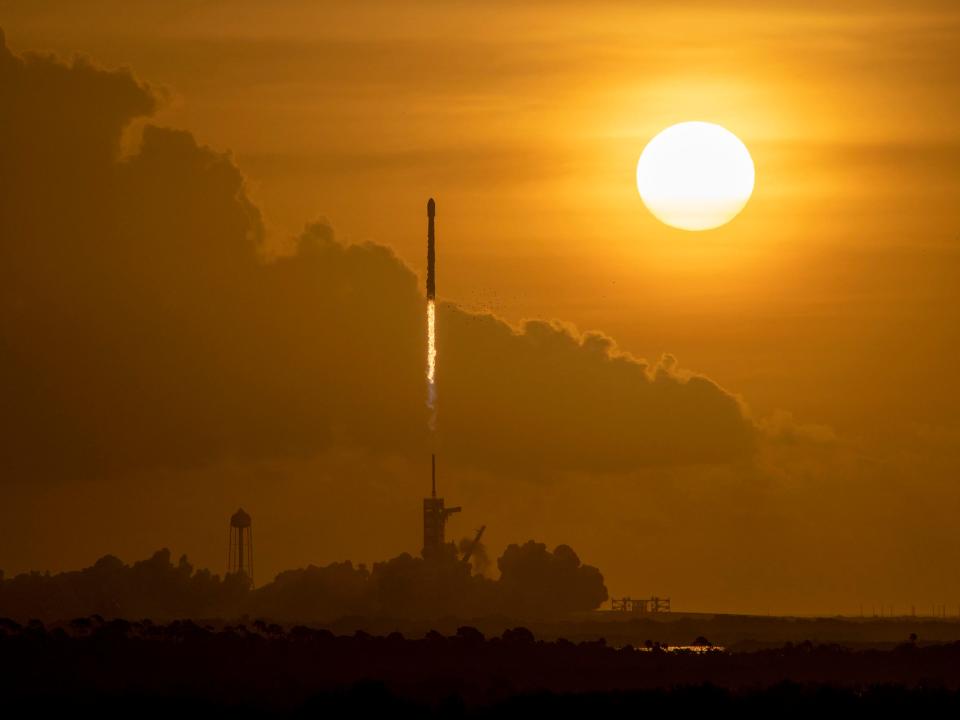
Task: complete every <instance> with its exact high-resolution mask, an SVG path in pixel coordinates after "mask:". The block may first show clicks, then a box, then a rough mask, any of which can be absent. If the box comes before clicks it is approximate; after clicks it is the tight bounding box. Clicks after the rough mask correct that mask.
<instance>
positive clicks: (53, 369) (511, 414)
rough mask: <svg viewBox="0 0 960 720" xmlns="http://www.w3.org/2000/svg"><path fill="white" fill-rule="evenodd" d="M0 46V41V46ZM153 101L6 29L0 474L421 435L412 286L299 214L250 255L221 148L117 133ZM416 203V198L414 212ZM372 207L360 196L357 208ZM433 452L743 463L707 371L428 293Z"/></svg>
mask: <svg viewBox="0 0 960 720" xmlns="http://www.w3.org/2000/svg"><path fill="white" fill-rule="evenodd" d="M0 39H2V38H0ZM155 105H156V98H155V94H154V93H153V91H151V89H150V88H149V87H148V86H147V85H145V84H144V83H142V82H140V81H138V80H137V79H136V78H134V77H133V76H132V75H131V74H130V73H129V72H127V71H107V70H103V69H100V68H97V67H94V66H93V65H91V64H90V63H89V62H87V61H84V60H76V61H74V62H73V63H72V64H69V65H67V64H63V63H61V62H59V61H57V60H56V59H54V58H50V57H43V56H25V57H17V56H15V55H13V54H11V53H10V52H9V51H8V50H7V49H6V47H5V46H3V45H2V44H0V376H2V378H3V379H2V381H0V382H2V383H3V388H2V390H3V394H4V398H5V402H4V409H3V413H2V416H0V426H2V427H0V430H2V437H0V467H2V469H3V472H4V477H5V478H13V479H15V478H23V479H42V478H55V477H62V476H64V475H67V476H82V475H95V474H102V473H111V472H117V471H123V470H127V469H133V468H144V467H157V466H196V465H199V464H203V463H207V462H211V461H214V460H218V459H223V458H240V459H244V458H278V457H279V458H282V457H291V456H309V455H312V454H315V453H316V452H318V451H319V450H322V449H323V448H325V447H329V446H331V445H335V444H338V443H340V444H344V445H359V446H365V447H368V448H371V449H373V450H374V451H377V452H381V453H386V454H397V453H400V454H408V455H411V456H419V455H420V454H421V453H423V452H425V449H426V447H427V440H428V438H427V436H426V427H427V424H426V408H425V406H424V378H423V376H424V368H423V363H424V357H423V355H424V351H423V345H424V327H423V326H424V319H423V318H424V301H423V298H422V296H421V294H420V289H419V282H418V280H417V278H416V276H415V275H414V273H413V272H412V271H411V270H410V269H409V268H408V267H407V266H405V265H404V264H403V263H402V262H401V261H400V260H398V259H397V257H396V256H395V255H394V254H393V253H392V252H391V251H390V250H388V249H386V248H384V247H380V246H375V245H350V246H347V245H343V244H341V243H339V242H338V241H337V240H336V239H335V238H334V237H333V233H332V231H331V229H330V228H329V227H327V226H324V225H313V226H310V227H307V228H306V230H305V231H304V232H303V234H302V236H301V237H300V238H299V240H298V244H297V247H296V249H295V251H294V252H293V253H292V254H290V255H288V256H284V257H280V258H267V257H265V256H264V250H263V242H264V230H263V225H262V222H261V218H260V214H259V212H258V210H257V208H256V207H254V206H253V205H252V204H251V203H250V201H249V200H248V199H247V195H246V193H245V188H244V179H243V177H242V175H241V174H240V172H239V170H238V169H237V167H236V166H235V165H234V163H233V162H232V160H231V158H230V157H229V156H228V155H224V154H220V153H217V152H214V151H212V150H210V149H208V148H205V147H201V146H199V145H198V144H197V143H196V141H195V140H194V139H193V137H192V136H191V135H190V134H189V133H185V132H179V131H174V130H168V129H163V128H159V127H154V126H149V125H148V126H147V127H146V128H145V130H144V131H143V135H142V141H141V145H140V147H139V149H138V150H137V151H136V152H135V153H134V154H133V155H131V156H130V157H126V158H121V157H120V156H119V147H120V139H121V135H122V133H123V131H124V129H125V128H126V127H127V126H128V124H129V123H130V122H131V121H132V120H133V119H135V118H137V117H142V116H146V115H149V114H150V113H151V112H152V111H153V109H154V107H155ZM417 210H418V209H416V208H412V209H411V212H414V211H417ZM372 211H373V209H372ZM438 322H439V331H440V365H439V385H440V425H441V433H442V437H441V438H440V442H441V446H442V447H443V449H444V453H445V456H446V457H447V458H448V459H449V460H451V461H453V462H460V463H470V464H474V465H476V466H479V467H484V468H489V469H495V470H506V469H512V470H515V471H520V472H524V473H530V474H535V473H538V472H540V471H543V470H546V471H559V470H564V469H572V470H577V469H579V470H615V469H625V468H631V467H639V466H645V465H654V464H666V465H678V464H690V463H703V462H711V463H713V462H728V461H735V460H739V459H742V458H744V457H747V456H748V455H749V454H750V452H751V448H752V443H753V435H754V427H753V425H752V424H751V422H750V421H748V420H747V419H746V418H745V416H744V414H743V411H742V408H741V406H740V404H739V402H738V401H737V400H736V399H735V398H734V397H732V396H731V395H730V394H728V393H727V392H725V391H724V390H723V389H721V388H720V387H718V386H717V385H716V384H715V383H713V382H711V381H710V380H709V379H707V378H705V377H702V376H699V375H696V374H691V373H686V372H682V371H680V370H678V369H677V368H676V366H675V363H674V362H673V361H672V360H667V361H662V362H660V363H658V364H656V365H650V364H647V363H645V362H643V361H640V360H637V359H635V358H632V357H629V356H627V355H625V354H622V353H620V352H618V350H617V348H616V346H615V345H614V343H613V342H612V341H611V340H610V339H609V338H607V337H605V336H603V335H600V334H597V333H587V334H580V333H578V332H576V331H575V330H572V329H570V328H567V327H565V326H563V325H561V324H558V323H553V322H545V321H539V320H538V321H531V322H528V323H527V324H526V325H524V326H523V327H522V328H520V329H515V328H513V327H511V326H509V325H507V324H506V323H504V322H503V321H501V320H499V319H497V318H495V317H493V316H489V315H474V314H471V313H468V312H465V311H463V310H461V309H459V308H457V307H456V306H454V305H451V304H447V305H444V306H443V307H442V308H441V311H440V316H439V321H438Z"/></svg>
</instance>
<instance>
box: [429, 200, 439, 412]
mask: <svg viewBox="0 0 960 720" xmlns="http://www.w3.org/2000/svg"><path fill="white" fill-rule="evenodd" d="M436 210H437V206H436V203H435V202H434V201H433V198H430V199H429V200H428V201H427V407H429V408H430V429H431V430H434V429H435V426H436V419H437V309H436V296H437V279H436V278H437V276H436V260H437V256H436V239H435V237H434V230H433V218H434V216H435V215H436Z"/></svg>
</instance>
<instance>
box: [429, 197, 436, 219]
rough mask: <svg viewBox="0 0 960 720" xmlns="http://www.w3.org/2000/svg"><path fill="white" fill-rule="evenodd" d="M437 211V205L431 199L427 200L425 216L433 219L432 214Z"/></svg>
mask: <svg viewBox="0 0 960 720" xmlns="http://www.w3.org/2000/svg"><path fill="white" fill-rule="evenodd" d="M436 211H437V204H436V203H435V202H434V201H433V198H430V199H429V200H427V216H429V217H433V214H434V213H435V212H436Z"/></svg>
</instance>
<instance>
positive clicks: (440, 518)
mask: <svg viewBox="0 0 960 720" xmlns="http://www.w3.org/2000/svg"><path fill="white" fill-rule="evenodd" d="M458 512H460V507H459V506H457V507H446V506H445V505H444V502H443V498H442V497H437V456H436V455H431V456H430V497H428V498H424V499H423V557H424V559H426V560H430V559H431V558H436V557H438V556H439V555H440V553H441V552H442V550H443V547H444V545H446V542H447V540H446V529H447V518H448V517H450V516H451V515H453V514H454V513H458Z"/></svg>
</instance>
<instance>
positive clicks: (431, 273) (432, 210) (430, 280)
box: [427, 198, 437, 300]
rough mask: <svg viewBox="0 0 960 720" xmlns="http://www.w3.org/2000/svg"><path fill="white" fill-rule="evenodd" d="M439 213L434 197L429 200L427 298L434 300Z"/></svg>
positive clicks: (435, 294) (435, 292)
mask: <svg viewBox="0 0 960 720" xmlns="http://www.w3.org/2000/svg"><path fill="white" fill-rule="evenodd" d="M436 213H437V204H436V203H435V202H434V201H433V198H430V199H429V200H427V300H433V299H435V298H436V296H437V275H436V268H435V266H436V263H437V253H436V248H435V245H436V239H435V238H434V236H433V216H434V215H436Z"/></svg>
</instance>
